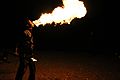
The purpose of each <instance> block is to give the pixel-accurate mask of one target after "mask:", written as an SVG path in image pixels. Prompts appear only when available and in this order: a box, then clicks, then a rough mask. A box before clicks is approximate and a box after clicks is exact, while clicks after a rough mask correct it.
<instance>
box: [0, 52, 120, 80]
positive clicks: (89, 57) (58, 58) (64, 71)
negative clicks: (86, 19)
mask: <svg viewBox="0 0 120 80" xmlns="http://www.w3.org/2000/svg"><path fill="white" fill-rule="evenodd" d="M35 57H36V59H37V60H38V61H37V62H36V80H120V63H119V59H118V58H117V57H116V56H114V55H111V54H110V55H108V54H103V53H101V54H100V53H99V54H92V53H85V52H64V51H40V52H36V53H35ZM18 63H19V59H18V57H17V56H15V55H12V54H8V61H7V62H1V63H0V80H14V78H15V75H16V72H17V68H18ZM28 75H29V69H27V72H26V73H25V75H24V77H23V80H27V78H28Z"/></svg>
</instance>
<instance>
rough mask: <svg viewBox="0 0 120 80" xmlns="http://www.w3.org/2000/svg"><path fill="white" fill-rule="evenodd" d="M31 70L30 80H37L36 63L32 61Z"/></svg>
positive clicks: (30, 63)
mask: <svg viewBox="0 0 120 80" xmlns="http://www.w3.org/2000/svg"><path fill="white" fill-rule="evenodd" d="M29 70H30V74H29V79H28V80H35V72H36V67H35V62H34V61H31V60H30V62H29Z"/></svg>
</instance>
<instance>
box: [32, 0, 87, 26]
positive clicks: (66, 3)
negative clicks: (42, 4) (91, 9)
mask: <svg viewBox="0 0 120 80" xmlns="http://www.w3.org/2000/svg"><path fill="white" fill-rule="evenodd" d="M62 1H63V6H62V7H57V8H55V9H54V10H53V11H52V13H44V14H42V15H41V16H40V18H39V19H37V20H35V21H33V23H34V24H35V25H36V26H39V25H43V26H44V25H45V24H52V23H53V22H54V23H55V24H58V23H59V24H64V23H67V24H70V22H71V21H72V20H73V19H74V18H82V17H84V16H85V15H86V13H87V10H86V7H85V6H84V3H83V2H82V1H79V0H62Z"/></svg>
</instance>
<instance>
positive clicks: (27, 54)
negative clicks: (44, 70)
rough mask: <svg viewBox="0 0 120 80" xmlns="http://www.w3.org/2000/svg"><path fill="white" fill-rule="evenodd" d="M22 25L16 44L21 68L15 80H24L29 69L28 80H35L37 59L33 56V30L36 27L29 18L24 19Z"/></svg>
mask: <svg viewBox="0 0 120 80" xmlns="http://www.w3.org/2000/svg"><path fill="white" fill-rule="evenodd" d="M23 20H24V23H22V26H21V27H22V28H23V29H22V30H21V31H20V34H19V36H18V39H17V43H16V54H17V55H18V56H19V67H18V70H17V73H16V77H15V80H22V79H23V75H24V73H25V72H26V70H27V67H29V72H30V73H29V78H28V80H35V72H36V67H35V61H36V60H35V59H34V54H33V48H34V43H33V35H32V29H33V27H34V26H35V25H34V24H33V23H32V21H31V20H30V19H28V18H24V19H23Z"/></svg>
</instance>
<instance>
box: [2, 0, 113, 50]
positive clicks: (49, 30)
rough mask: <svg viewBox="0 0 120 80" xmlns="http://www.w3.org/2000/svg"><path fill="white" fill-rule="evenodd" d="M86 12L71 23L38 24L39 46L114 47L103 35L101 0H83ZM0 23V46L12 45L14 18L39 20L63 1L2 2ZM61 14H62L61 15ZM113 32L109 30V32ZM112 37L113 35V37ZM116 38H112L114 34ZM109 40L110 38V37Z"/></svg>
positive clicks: (69, 48) (65, 47)
mask: <svg viewBox="0 0 120 80" xmlns="http://www.w3.org/2000/svg"><path fill="white" fill-rule="evenodd" d="M83 2H84V4H85V6H86V8H87V14H86V16H85V17H83V18H81V19H74V20H73V21H72V22H71V24H70V25H67V24H66V25H61V26H60V25H58V26H56V27H54V26H53V25H46V26H44V27H43V26H40V27H38V28H36V29H35V30H36V31H35V39H36V46H37V48H38V49H46V50H47V49H48V50H49V49H51V50H57V49H60V50H81V49H85V50H95V49H100V50H103V49H104V48H113V47H112V46H111V45H112V44H114V43H110V44H109V42H108V41H107V40H109V38H110V36H107V37H109V38H105V37H106V35H107V34H109V33H107V32H110V31H105V30H106V29H105V27H106V21H105V20H106V19H105V18H106V16H105V14H106V11H105V2H104V1H103V0H83ZM4 3H5V5H3V7H4V8H3V11H2V14H3V15H2V17H3V18H2V20H3V23H2V24H5V25H3V26H1V41H2V42H1V47H14V45H15V40H16V36H17V34H16V32H17V21H18V20H19V19H20V18H21V17H26V16H27V17H29V18H30V19H31V20H35V19H38V18H39V17H40V15H41V14H42V13H48V12H51V11H52V10H54V8H56V7H58V6H62V0H17V1H15V2H14V1H9V2H7V4H6V2H4ZM63 15H64V14H63ZM111 34H112V33H111ZM112 37H113V36H112ZM114 38H115V37H114ZM110 41H112V40H110Z"/></svg>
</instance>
